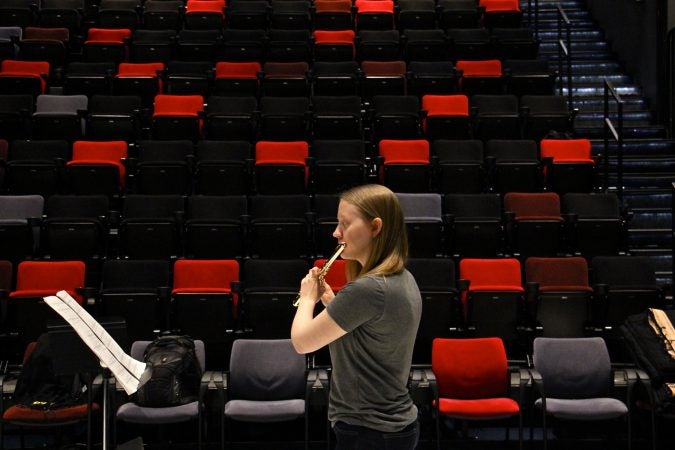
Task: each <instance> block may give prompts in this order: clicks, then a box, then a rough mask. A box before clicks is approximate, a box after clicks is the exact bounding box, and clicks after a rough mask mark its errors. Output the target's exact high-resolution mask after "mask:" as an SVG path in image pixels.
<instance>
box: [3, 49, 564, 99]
mask: <svg viewBox="0 0 675 450" xmlns="http://www.w3.org/2000/svg"><path fill="white" fill-rule="evenodd" d="M512 61H515V60H512ZM171 64H172V65H171V66H170V67H171V70H173V71H172V72H167V71H166V66H165V64H164V63H161V62H156V63H120V64H119V65H118V66H117V68H116V70H117V72H116V73H115V66H114V65H112V64H109V63H72V64H71V65H69V66H68V72H67V73H66V74H65V75H63V80H62V81H61V83H62V84H63V85H64V86H63V89H60V90H62V91H64V92H65V93H66V94H83V95H94V94H101V95H110V94H113V95H137V96H140V97H141V99H142V100H143V105H144V106H151V104H152V102H153V100H154V98H155V96H156V95H157V94H162V93H164V90H165V86H166V91H167V93H170V94H183V95H186V94H197V95H202V96H204V95H206V96H209V95H212V94H216V95H225V96H232V95H236V96H241V95H251V96H259V95H261V94H262V95H269V96H277V97H279V96H280V97H299V96H304V97H307V96H309V95H332V96H335V95H350V96H351V95H357V96H360V97H362V99H363V101H369V100H370V99H371V98H372V97H374V96H376V95H406V94H407V93H408V92H410V94H413V95H418V96H422V95H425V94H453V93H462V94H465V95H467V96H472V95H475V94H490V95H500V94H505V93H508V94H511V95H516V96H520V95H526V94H530V95H534V94H538V95H551V94H552V87H553V80H554V77H553V75H552V73H551V72H550V71H549V70H548V69H547V68H545V67H542V65H544V66H545V65H546V63H545V62H541V61H536V60H535V61H531V60H527V61H518V62H516V63H515V64H514V63H513V62H509V64H510V67H511V70H510V73H509V74H507V75H505V74H504V71H503V67H502V63H501V62H500V61H499V60H497V59H492V60H461V61H457V64H456V65H455V64H453V63H452V62H448V61H445V62H423V61H421V62H416V61H413V62H411V63H410V64H409V65H408V66H406V63H405V62H404V61H397V60H394V61H363V62H362V63H361V64H360V66H359V65H358V64H357V63H356V62H354V61H346V62H334V63H318V62H317V63H315V64H314V69H313V70H312V71H310V66H309V64H308V63H306V62H267V63H265V64H263V65H261V64H260V63H259V62H257V60H249V61H246V62H219V63H216V65H215V68H216V74H215V77H213V76H211V75H210V74H211V70H212V68H213V63H211V62H185V63H181V62H173V63H171ZM408 69H409V70H408ZM514 69H515V70H514ZM519 70H522V71H521V72H518V71H519ZM49 73H50V65H49V63H48V62H44V61H19V60H8V59H7V60H4V61H2V63H1V64H0V94H14V95H16V94H24V95H32V96H33V97H36V96H38V95H40V94H45V93H48V92H50V91H51V90H53V89H51V90H50V89H49V88H48V86H49V84H50V83H49ZM58 93H63V92H58Z"/></svg>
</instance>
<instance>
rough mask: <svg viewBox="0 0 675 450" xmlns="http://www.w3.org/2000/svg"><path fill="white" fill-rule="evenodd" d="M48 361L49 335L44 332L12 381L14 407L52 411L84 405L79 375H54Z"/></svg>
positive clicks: (49, 360) (84, 398) (49, 359)
mask: <svg viewBox="0 0 675 450" xmlns="http://www.w3.org/2000/svg"><path fill="white" fill-rule="evenodd" d="M52 361H53V360H52V354H51V351H50V346H49V335H48V334H46V333H44V334H42V335H40V337H39V338H38V340H37V342H36V344H35V347H34V348H33V351H32V352H31V353H30V355H29V356H28V358H27V359H26V361H25V362H24V364H23V367H22V368H21V373H20V374H19V377H18V378H17V380H16V387H15V389H14V400H15V402H16V403H17V404H18V405H22V406H26V407H28V408H33V409H41V410H53V409H57V408H63V407H65V406H72V405H78V404H83V403H86V396H85V395H83V389H82V387H83V382H82V380H81V379H80V375H79V374H74V375H62V376H57V375H56V374H55V373H54V366H53V362H52Z"/></svg>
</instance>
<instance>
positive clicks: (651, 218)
mask: <svg viewBox="0 0 675 450" xmlns="http://www.w3.org/2000/svg"><path fill="white" fill-rule="evenodd" d="M632 211H633V218H632V219H631V221H630V223H629V226H630V229H639V230H644V229H661V228H662V229H665V230H666V231H672V228H673V213H672V211H671V210H670V209H668V208H663V209H660V208H658V209H657V208H654V209H633V210H632Z"/></svg>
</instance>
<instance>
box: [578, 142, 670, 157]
mask: <svg viewBox="0 0 675 450" xmlns="http://www.w3.org/2000/svg"><path fill="white" fill-rule="evenodd" d="M616 147H617V144H616V142H613V141H610V143H609V153H610V155H615V154H616ZM591 149H592V151H593V154H595V155H597V154H600V153H602V152H604V151H605V142H604V140H594V141H592V142H591ZM623 154H624V155H625V156H642V157H652V156H671V155H673V154H675V141H672V140H667V139H659V140H653V139H626V140H624V142H623Z"/></svg>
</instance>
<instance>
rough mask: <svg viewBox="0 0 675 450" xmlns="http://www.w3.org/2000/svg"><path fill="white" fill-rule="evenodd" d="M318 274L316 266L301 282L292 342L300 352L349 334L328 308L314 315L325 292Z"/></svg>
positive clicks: (311, 349) (306, 351)
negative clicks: (319, 284) (320, 284)
mask: <svg viewBox="0 0 675 450" xmlns="http://www.w3.org/2000/svg"><path fill="white" fill-rule="evenodd" d="M317 275H318V269H316V268H314V269H312V270H311V271H310V273H309V274H308V275H307V276H306V277H305V278H303V280H302V282H301V283H300V300H299V304H298V309H297V311H296V312H295V318H294V319H293V325H292V326H291V342H292V343H293V347H295V350H296V351H297V352H298V353H303V354H304V353H311V352H313V351H316V350H318V349H320V348H322V347H324V346H326V345H328V344H330V343H331V342H333V341H334V340H336V339H338V338H340V337H342V336H344V335H345V334H347V332H346V331H345V330H343V329H342V328H341V327H340V326H339V325H338V324H337V323H336V322H335V321H334V320H333V319H332V318H331V317H330V315H328V312H327V311H326V310H323V311H321V313H319V315H317V316H316V317H314V306H315V305H316V303H317V302H318V301H319V300H320V299H321V298H322V297H324V293H325V292H319V287H318V280H317ZM322 288H323V286H322ZM331 294H332V291H331ZM331 300H332V298H331Z"/></svg>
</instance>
